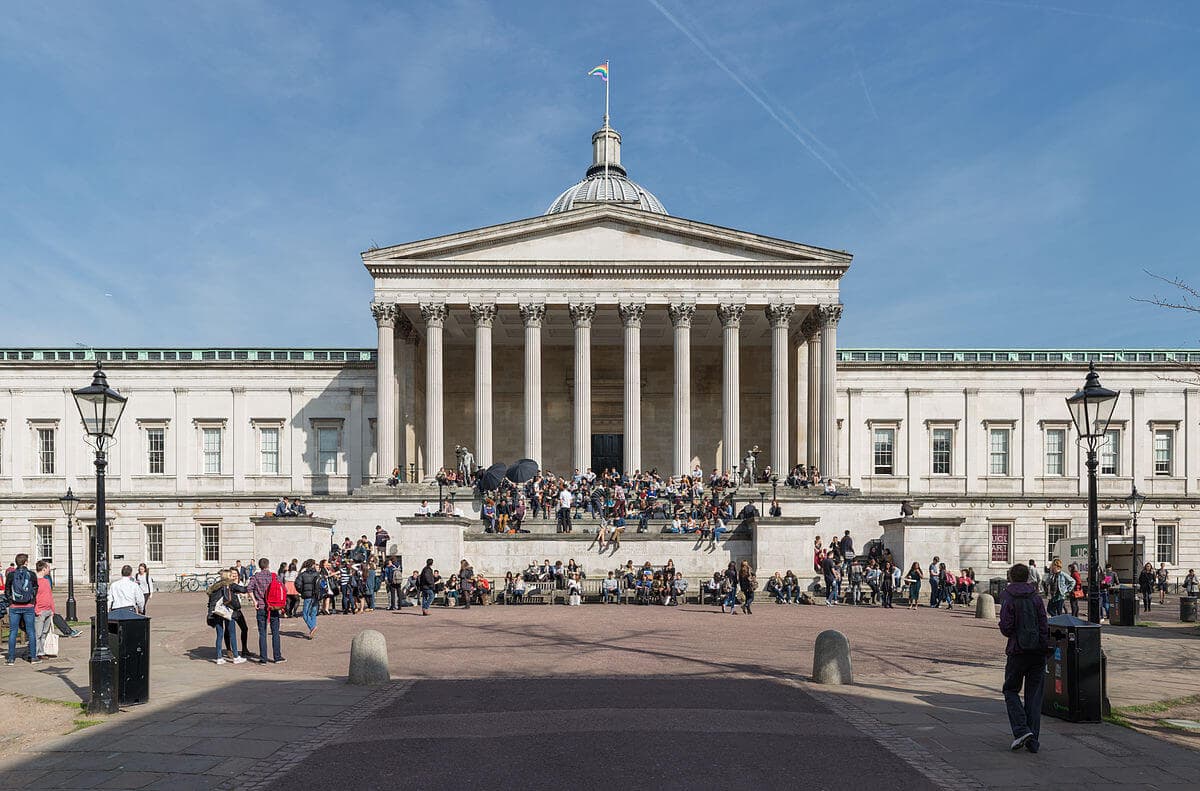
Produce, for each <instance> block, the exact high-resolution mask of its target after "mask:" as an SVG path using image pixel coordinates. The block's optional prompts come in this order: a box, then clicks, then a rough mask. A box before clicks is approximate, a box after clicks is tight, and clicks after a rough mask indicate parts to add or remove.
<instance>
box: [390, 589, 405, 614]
mask: <svg viewBox="0 0 1200 791" xmlns="http://www.w3.org/2000/svg"><path fill="white" fill-rule="evenodd" d="M403 594H404V591H403V589H401V588H400V587H399V586H398V585H388V609H389V610H399V609H400V606H401V605H400V600H401V599H402V598H403Z"/></svg>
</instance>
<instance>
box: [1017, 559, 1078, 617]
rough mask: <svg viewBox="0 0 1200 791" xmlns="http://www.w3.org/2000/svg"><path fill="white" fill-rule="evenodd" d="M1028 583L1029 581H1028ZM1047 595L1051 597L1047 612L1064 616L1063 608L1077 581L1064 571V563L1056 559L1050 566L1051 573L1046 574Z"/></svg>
mask: <svg viewBox="0 0 1200 791" xmlns="http://www.w3.org/2000/svg"><path fill="white" fill-rule="evenodd" d="M1026 581H1028V579H1027V580H1026ZM1043 584H1044V585H1045V586H1046V593H1047V595H1048V596H1049V599H1050V603H1049V604H1048V605H1047V607H1046V610H1047V611H1048V612H1049V613H1050V615H1062V614H1063V606H1064V605H1065V604H1066V601H1067V595H1068V594H1069V593H1070V592H1071V590H1072V589H1073V588H1074V587H1075V580H1073V579H1071V578H1070V577H1069V576H1068V575H1067V573H1066V572H1065V571H1063V565H1062V561H1061V560H1059V559H1058V558H1055V559H1054V561H1053V562H1052V563H1051V564H1050V572H1049V573H1048V574H1046V579H1045V582H1044V583H1043Z"/></svg>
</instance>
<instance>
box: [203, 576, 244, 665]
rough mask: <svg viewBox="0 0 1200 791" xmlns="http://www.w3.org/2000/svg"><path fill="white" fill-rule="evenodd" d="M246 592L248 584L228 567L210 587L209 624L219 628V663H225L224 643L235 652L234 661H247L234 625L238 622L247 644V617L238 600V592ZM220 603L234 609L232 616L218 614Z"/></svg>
mask: <svg viewBox="0 0 1200 791" xmlns="http://www.w3.org/2000/svg"><path fill="white" fill-rule="evenodd" d="M239 593H246V586H244V585H239V584H238V583H237V580H236V577H235V576H234V573H233V572H232V571H230V570H228V569H226V570H223V571H222V572H221V579H220V580H218V581H217V582H214V583H213V584H212V585H211V586H210V587H209V589H208V618H207V620H208V625H209V626H212V627H213V628H215V629H216V630H217V658H216V663H217V664H218V665H223V664H225V656H224V655H223V654H222V652H221V646H222V644H224V645H225V646H226V647H228V648H229V651H230V653H232V654H233V663H234V664H235V665H240V664H241V663H242V662H245V661H246V657H245V656H244V655H239V654H238V642H237V633H236V632H234V630H233V626H234V624H235V623H237V624H238V625H239V626H240V627H241V632H242V645H243V646H245V645H246V619H245V618H244V617H243V616H242V605H241V602H240V601H238V594H239ZM218 604H223V605H224V606H225V607H226V608H228V609H229V610H231V611H232V613H233V617H232V618H223V617H221V616H220V615H217V613H216V608H217V605H218Z"/></svg>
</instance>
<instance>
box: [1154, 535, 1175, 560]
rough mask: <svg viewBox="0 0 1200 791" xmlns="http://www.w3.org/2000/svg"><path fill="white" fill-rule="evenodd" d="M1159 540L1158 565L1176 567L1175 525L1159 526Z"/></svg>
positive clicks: (1157, 547)
mask: <svg viewBox="0 0 1200 791" xmlns="http://www.w3.org/2000/svg"><path fill="white" fill-rule="evenodd" d="M1155 532H1156V533H1157V535H1156V536H1155V538H1156V539H1158V541H1157V543H1156V547H1155V554H1156V556H1157V558H1158V560H1157V561H1155V562H1157V563H1170V564H1171V565H1172V566H1173V565H1175V525H1158V526H1157V530H1156V531H1155Z"/></svg>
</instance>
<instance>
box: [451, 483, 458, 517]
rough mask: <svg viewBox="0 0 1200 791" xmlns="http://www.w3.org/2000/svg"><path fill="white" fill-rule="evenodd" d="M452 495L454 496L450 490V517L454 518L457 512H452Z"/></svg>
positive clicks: (453, 492)
mask: <svg viewBox="0 0 1200 791" xmlns="http://www.w3.org/2000/svg"><path fill="white" fill-rule="evenodd" d="M454 495H455V491H454V490H453V489H451V490H450V516H456V515H457V514H458V512H457V511H455V510H454Z"/></svg>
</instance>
